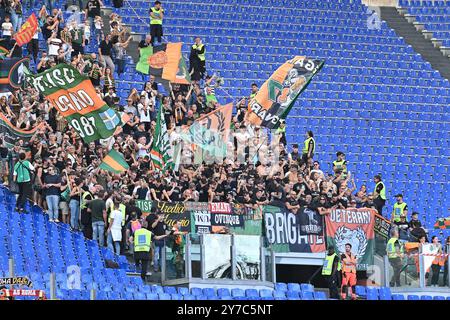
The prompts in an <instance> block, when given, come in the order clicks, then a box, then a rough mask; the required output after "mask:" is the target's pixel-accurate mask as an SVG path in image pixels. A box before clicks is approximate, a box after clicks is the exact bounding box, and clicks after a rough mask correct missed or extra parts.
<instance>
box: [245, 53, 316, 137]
mask: <svg viewBox="0 0 450 320" xmlns="http://www.w3.org/2000/svg"><path fill="white" fill-rule="evenodd" d="M323 64H324V61H322V60H317V59H308V58H306V57H301V56H296V57H294V58H293V59H291V60H289V61H286V62H285V63H284V64H283V65H282V66H281V67H279V68H278V69H277V70H276V71H275V72H274V73H273V74H272V76H271V77H270V78H269V79H268V80H267V81H266V82H264V84H263V85H262V86H261V88H260V89H259V91H258V93H257V95H256V96H255V98H254V99H252V100H251V101H250V103H249V105H248V114H247V118H246V121H247V122H249V123H251V124H253V125H256V126H263V127H267V128H270V129H276V128H278V126H279V125H280V120H281V119H286V116H287V115H288V114H289V111H291V109H292V106H293V105H294V103H295V101H296V100H297V98H298V97H299V95H300V94H301V93H302V92H303V91H304V90H305V89H306V87H307V86H308V84H309V82H310V81H311V80H312V78H313V77H314V75H315V74H317V73H318V72H319V71H320V69H321V68H322V66H323Z"/></svg>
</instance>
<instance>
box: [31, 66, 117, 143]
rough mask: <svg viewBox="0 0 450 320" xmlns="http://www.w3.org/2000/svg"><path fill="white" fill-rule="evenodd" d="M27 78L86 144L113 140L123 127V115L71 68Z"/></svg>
mask: <svg viewBox="0 0 450 320" xmlns="http://www.w3.org/2000/svg"><path fill="white" fill-rule="evenodd" d="M26 78H27V81H28V83H29V85H30V86H32V87H34V88H35V89H36V90H38V91H39V93H41V94H42V95H43V96H44V97H45V99H47V100H48V101H49V102H50V103H51V104H52V105H53V106H54V107H55V108H56V109H57V110H58V112H59V113H60V114H61V115H63V116H64V118H66V120H67V121H68V122H69V125H70V126H71V127H72V128H74V129H75V130H76V131H77V133H78V134H79V135H80V137H81V138H82V139H83V140H84V142H86V143H89V142H91V141H95V140H98V139H107V138H109V137H111V136H112V135H113V134H114V133H115V131H116V128H117V127H118V126H120V125H121V119H120V114H118V113H117V112H116V111H115V110H114V109H112V108H110V107H109V106H108V105H107V104H106V103H105V102H104V101H103V100H102V99H101V98H100V97H99V96H98V95H97V93H96V92H95V89H94V86H93V85H92V82H91V81H90V80H89V78H88V77H87V76H85V75H82V74H80V72H79V71H78V70H77V69H75V68H74V67H72V66H71V65H69V64H65V63H61V64H58V65H57V66H55V67H53V68H51V69H48V70H46V71H44V72H42V73H39V74H37V75H26Z"/></svg>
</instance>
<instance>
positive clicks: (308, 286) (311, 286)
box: [300, 283, 314, 292]
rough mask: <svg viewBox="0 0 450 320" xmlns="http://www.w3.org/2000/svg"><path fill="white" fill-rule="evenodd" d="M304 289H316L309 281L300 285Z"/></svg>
mask: <svg viewBox="0 0 450 320" xmlns="http://www.w3.org/2000/svg"><path fill="white" fill-rule="evenodd" d="M300 287H301V290H302V291H311V292H312V291H314V286H313V285H312V284H309V283H302V284H301V285H300Z"/></svg>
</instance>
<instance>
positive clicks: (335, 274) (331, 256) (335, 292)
mask: <svg viewBox="0 0 450 320" xmlns="http://www.w3.org/2000/svg"><path fill="white" fill-rule="evenodd" d="M340 271H341V261H340V260H339V256H338V255H337V254H336V253H335V252H334V248H333V247H329V248H328V253H327V256H326V257H325V260H324V262H323V267H322V275H323V276H324V277H326V278H327V280H328V288H329V289H330V298H331V299H339V289H338V288H339V286H340V282H341V279H340V278H341V277H340Z"/></svg>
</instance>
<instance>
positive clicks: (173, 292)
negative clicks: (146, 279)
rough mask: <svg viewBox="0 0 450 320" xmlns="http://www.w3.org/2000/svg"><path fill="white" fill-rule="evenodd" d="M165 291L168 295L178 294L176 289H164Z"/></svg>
mask: <svg viewBox="0 0 450 320" xmlns="http://www.w3.org/2000/svg"><path fill="white" fill-rule="evenodd" d="M163 289H164V293H167V294H176V293H177V288H176V287H163Z"/></svg>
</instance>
